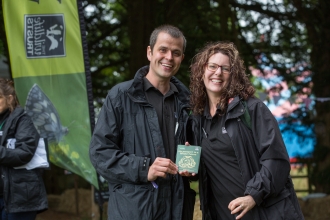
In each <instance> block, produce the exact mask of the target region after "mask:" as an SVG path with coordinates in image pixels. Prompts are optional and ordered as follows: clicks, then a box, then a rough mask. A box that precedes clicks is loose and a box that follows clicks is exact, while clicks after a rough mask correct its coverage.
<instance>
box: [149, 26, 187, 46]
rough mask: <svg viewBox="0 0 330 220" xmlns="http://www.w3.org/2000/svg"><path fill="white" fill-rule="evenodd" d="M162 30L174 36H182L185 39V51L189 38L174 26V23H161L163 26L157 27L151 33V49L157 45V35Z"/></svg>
mask: <svg viewBox="0 0 330 220" xmlns="http://www.w3.org/2000/svg"><path fill="white" fill-rule="evenodd" d="M161 32H163V33H167V34H169V35H171V36H172V37H174V38H182V40H183V52H184V51H185V49H186V45H187V40H186V38H185V37H184V35H183V33H182V32H181V31H180V30H179V28H177V27H174V26H172V25H168V24H165V25H161V26H159V27H157V28H156V29H155V30H154V31H153V32H152V33H151V35H150V42H149V46H150V48H151V51H153V49H154V46H155V44H156V41H157V37H158V35H159V33H161Z"/></svg>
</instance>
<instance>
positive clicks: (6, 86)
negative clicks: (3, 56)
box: [0, 78, 48, 220]
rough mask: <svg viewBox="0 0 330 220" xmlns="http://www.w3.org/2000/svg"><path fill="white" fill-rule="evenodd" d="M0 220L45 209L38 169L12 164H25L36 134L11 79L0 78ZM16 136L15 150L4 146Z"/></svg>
mask: <svg viewBox="0 0 330 220" xmlns="http://www.w3.org/2000/svg"><path fill="white" fill-rule="evenodd" d="M0 139H1V146H0V172H1V177H2V178H1V179H0V208H1V215H0V220H33V219H35V218H36V215H37V213H38V212H41V211H44V210H46V209H47V208H48V202H47V194H46V190H45V186H44V184H43V180H42V175H41V174H42V171H41V170H40V169H33V170H26V169H14V168H13V167H17V166H21V165H24V164H27V163H28V162H29V161H30V160H31V159H32V157H33V155H34V153H35V151H36V149H37V146H38V142H39V134H38V131H37V130H36V129H35V127H34V125H33V123H32V121H31V119H30V117H29V116H28V115H26V114H25V112H24V109H23V108H21V107H20V106H19V102H18V99H17V96H16V92H15V89H14V85H13V81H11V80H7V79H3V78H0ZM11 139H16V142H15V149H11V148H7V145H8V142H9V141H10V140H11Z"/></svg>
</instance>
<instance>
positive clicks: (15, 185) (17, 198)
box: [9, 169, 41, 207]
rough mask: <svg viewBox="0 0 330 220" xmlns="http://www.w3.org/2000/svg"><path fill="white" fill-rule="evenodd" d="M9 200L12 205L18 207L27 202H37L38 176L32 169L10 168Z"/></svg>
mask: <svg viewBox="0 0 330 220" xmlns="http://www.w3.org/2000/svg"><path fill="white" fill-rule="evenodd" d="M10 179H11V181H10V183H9V187H10V202H11V203H12V205H13V206H16V207H20V206H26V205H28V204H38V203H35V201H38V199H39V196H40V188H41V186H40V181H39V176H38V174H37V173H36V172H35V171H34V170H26V169H11V170H10Z"/></svg>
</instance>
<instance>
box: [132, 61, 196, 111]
mask: <svg viewBox="0 0 330 220" xmlns="http://www.w3.org/2000/svg"><path fill="white" fill-rule="evenodd" d="M148 71H149V66H144V67H142V68H140V69H139V70H138V71H137V72H136V74H135V76H134V79H133V82H132V85H131V86H130V88H129V89H128V91H127V95H128V96H129V97H130V98H131V99H132V101H133V102H139V103H141V104H148V102H147V98H146V96H145V92H144V89H143V77H145V76H146V75H147V73H148ZM170 82H171V83H173V84H174V85H175V87H176V88H177V90H178V96H177V97H178V99H179V101H181V102H182V103H183V104H184V105H189V96H190V92H189V90H188V89H187V88H186V87H185V86H184V84H183V83H182V82H180V81H179V80H178V79H177V78H176V77H174V76H172V77H171V80H170Z"/></svg>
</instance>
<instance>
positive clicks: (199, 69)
mask: <svg viewBox="0 0 330 220" xmlns="http://www.w3.org/2000/svg"><path fill="white" fill-rule="evenodd" d="M216 53H222V54H224V55H226V56H228V57H229V62H230V78H229V81H228V84H227V85H226V87H225V88H224V90H225V92H222V93H221V95H220V99H219V101H218V107H219V108H220V115H223V114H224V113H225V112H226V110H227V108H228V101H229V99H230V98H234V97H236V96H240V97H241V98H243V99H244V100H247V99H248V98H249V97H251V96H253V95H254V92H255V89H254V87H253V86H252V83H251V82H250V80H249V78H248V77H247V75H246V73H245V70H246V68H245V66H244V61H243V60H242V59H241V58H240V56H239V52H238V50H237V48H236V46H235V45H234V44H233V43H232V42H223V41H219V42H210V43H207V44H206V45H205V46H204V47H203V48H202V49H201V50H200V51H199V52H198V53H197V54H196V55H195V56H194V57H193V59H192V63H191V65H190V73H191V74H190V85H189V88H190V91H191V96H190V104H191V107H192V111H193V113H194V114H202V113H203V112H204V108H205V105H206V104H207V100H208V97H207V93H206V89H205V85H204V81H203V75H204V72H205V68H206V67H205V65H206V63H207V62H208V60H209V58H210V57H211V56H212V55H214V54H216Z"/></svg>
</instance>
